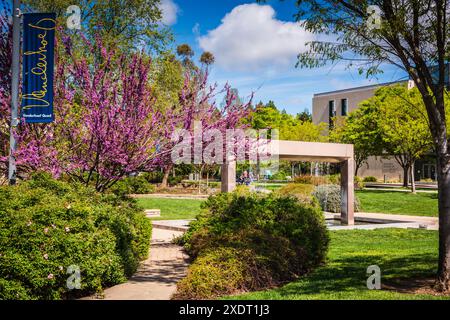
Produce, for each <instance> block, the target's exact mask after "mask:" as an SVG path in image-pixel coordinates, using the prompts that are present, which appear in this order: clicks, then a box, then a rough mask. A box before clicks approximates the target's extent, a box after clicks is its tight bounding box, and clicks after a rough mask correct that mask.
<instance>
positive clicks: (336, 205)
mask: <svg viewBox="0 0 450 320" xmlns="http://www.w3.org/2000/svg"><path fill="white" fill-rule="evenodd" d="M313 196H314V197H315V198H316V199H317V200H318V201H319V204H320V207H321V208H322V210H323V211H326V212H333V213H339V212H341V187H340V186H337V185H334V184H328V185H321V186H317V187H316V188H315V189H314V192H313ZM359 209H360V205H359V200H358V198H357V197H356V196H355V211H356V212H358V211H359Z"/></svg>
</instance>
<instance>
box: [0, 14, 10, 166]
mask: <svg viewBox="0 0 450 320" xmlns="http://www.w3.org/2000/svg"><path fill="white" fill-rule="evenodd" d="M10 16H11V14H10V12H9V11H8V9H6V8H4V7H0V30H2V32H1V33H0V172H6V168H7V166H6V162H5V160H6V159H7V156H8V152H9V117H10V111H9V110H10V88H11V48H12V25H11V20H10V19H9V17H10Z"/></svg>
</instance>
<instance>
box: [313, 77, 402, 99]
mask: <svg viewBox="0 0 450 320" xmlns="http://www.w3.org/2000/svg"><path fill="white" fill-rule="evenodd" d="M406 82H408V80H401V81H392V82H384V83H379V84H371V85H368V86H361V87H353V88H348V89H341V90H336V91H328V92H321V93H315V94H314V97H320V96H324V95H329V94H334V93H344V92H347V91H354V90H364V89H370V88H377V87H383V86H389V85H392V84H396V83H398V84H400V83H406Z"/></svg>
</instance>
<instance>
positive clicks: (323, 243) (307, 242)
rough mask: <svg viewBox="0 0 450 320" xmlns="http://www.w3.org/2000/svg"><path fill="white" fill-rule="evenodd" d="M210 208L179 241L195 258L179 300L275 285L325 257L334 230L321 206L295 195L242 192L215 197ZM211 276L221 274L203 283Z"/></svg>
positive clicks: (206, 203) (307, 269) (205, 206)
mask: <svg viewBox="0 0 450 320" xmlns="http://www.w3.org/2000/svg"><path fill="white" fill-rule="evenodd" d="M204 209H205V210H204V212H203V213H201V214H200V215H199V216H198V218H197V220H196V221H194V222H192V223H191V226H190V229H189V230H188V232H187V233H186V234H185V235H184V236H182V237H181V238H180V239H179V242H180V243H181V244H184V246H185V248H186V250H187V252H188V253H189V254H190V255H191V257H192V258H194V259H195V260H194V262H193V264H192V265H191V266H190V268H189V272H188V275H187V277H186V278H185V279H184V280H182V281H181V282H180V283H179V285H178V290H177V295H176V298H180V299H209V298H213V297H217V296H220V295H224V294H230V293H234V292H238V291H248V290H259V289H264V288H268V287H272V286H274V285H278V284H281V283H284V282H286V281H291V280H293V279H296V278H297V277H299V276H301V275H304V274H306V273H308V272H310V271H311V270H313V269H314V268H316V267H317V266H319V265H320V264H321V263H323V262H324V260H325V256H326V252H327V248H328V231H327V228H326V226H325V221H324V216H323V214H322V212H321V211H320V209H319V208H318V207H317V206H311V205H306V204H303V203H301V202H299V201H298V200H297V199H296V198H295V197H293V196H282V195H275V194H271V195H260V194H256V193H246V192H242V191H238V192H235V193H232V194H220V195H216V196H212V197H210V198H209V199H208V200H207V201H206V202H205V203H204ZM226 257H228V258H226ZM230 259H231V260H235V261H237V262H236V263H235V265H236V266H237V267H236V268H233V267H232V266H231V265H229V264H228V261H229V260H230ZM205 274H215V276H214V277H207V279H208V280H207V281H206V282H202V281H200V279H202V278H205ZM226 279H228V281H226Z"/></svg>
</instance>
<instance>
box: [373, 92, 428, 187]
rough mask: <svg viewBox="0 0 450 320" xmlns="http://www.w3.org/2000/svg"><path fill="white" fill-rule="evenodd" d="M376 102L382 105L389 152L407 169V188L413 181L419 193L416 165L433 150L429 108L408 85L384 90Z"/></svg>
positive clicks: (384, 132)
mask: <svg viewBox="0 0 450 320" xmlns="http://www.w3.org/2000/svg"><path fill="white" fill-rule="evenodd" d="M374 100H375V101H374V102H375V103H377V102H378V103H379V105H380V114H381V115H382V116H381V117H379V121H380V129H381V132H382V136H383V140H384V144H385V147H386V151H387V152H388V153H389V154H393V155H394V157H395V158H396V160H397V162H398V163H399V164H400V165H401V166H402V168H403V170H404V186H405V187H407V186H408V176H409V177H410V180H411V189H412V192H415V191H416V190H415V177H414V164H415V162H416V161H417V160H418V159H419V158H420V157H422V156H423V155H425V154H426V153H427V152H430V151H431V150H432V138H431V133H430V129H429V124H428V119H427V116H426V110H425V106H424V105H423V100H422V99H421V96H420V93H419V91H418V90H417V89H412V90H408V89H407V88H406V87H405V86H393V87H385V88H381V89H379V90H378V91H377V93H376V95H375V98H374Z"/></svg>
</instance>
